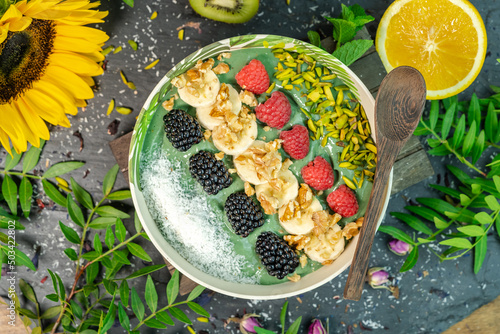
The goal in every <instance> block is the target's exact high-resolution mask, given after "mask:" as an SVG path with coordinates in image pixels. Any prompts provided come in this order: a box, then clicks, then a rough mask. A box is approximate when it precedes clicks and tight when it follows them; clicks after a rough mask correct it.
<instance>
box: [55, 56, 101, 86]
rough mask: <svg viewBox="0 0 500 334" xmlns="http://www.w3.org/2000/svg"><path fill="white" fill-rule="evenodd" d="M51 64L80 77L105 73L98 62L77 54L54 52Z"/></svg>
mask: <svg viewBox="0 0 500 334" xmlns="http://www.w3.org/2000/svg"><path fill="white" fill-rule="evenodd" d="M49 62H50V63H51V64H54V65H58V66H61V67H64V68H65V69H67V70H70V71H71V72H74V73H76V74H79V75H88V76H92V77H95V76H98V75H101V74H102V73H103V69H102V67H101V66H99V65H98V64H97V63H96V62H94V61H92V60H90V59H89V58H86V57H82V56H80V55H77V54H74V53H73V54H69V53H59V52H54V53H53V54H51V55H50V57H49ZM92 86H93V83H92Z"/></svg>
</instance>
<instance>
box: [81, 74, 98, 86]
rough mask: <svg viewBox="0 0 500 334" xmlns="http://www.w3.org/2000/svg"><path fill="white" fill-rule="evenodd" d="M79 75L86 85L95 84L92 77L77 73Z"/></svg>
mask: <svg viewBox="0 0 500 334" xmlns="http://www.w3.org/2000/svg"><path fill="white" fill-rule="evenodd" d="M79 77H80V79H82V80H83V81H85V83H86V84H87V85H89V86H90V87H92V86H94V85H95V81H94V79H92V77H89V76H88V75H79Z"/></svg>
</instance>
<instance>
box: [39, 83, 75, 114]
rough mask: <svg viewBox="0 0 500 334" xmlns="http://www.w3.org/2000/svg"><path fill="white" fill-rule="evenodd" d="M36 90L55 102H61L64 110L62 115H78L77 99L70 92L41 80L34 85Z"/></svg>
mask: <svg viewBox="0 0 500 334" xmlns="http://www.w3.org/2000/svg"><path fill="white" fill-rule="evenodd" d="M33 89H36V90H38V91H40V92H42V93H44V94H45V95H48V96H50V97H51V98H52V99H53V100H56V101H58V102H59V104H60V105H61V108H62V113H66V114H70V115H76V114H77V112H78V110H77V109H76V106H75V99H74V98H73V96H71V94H70V93H69V92H65V91H64V90H63V89H62V88H60V87H58V86H56V85H54V84H52V83H50V82H48V81H47V80H44V79H42V80H40V81H38V82H37V83H35V84H34V85H33Z"/></svg>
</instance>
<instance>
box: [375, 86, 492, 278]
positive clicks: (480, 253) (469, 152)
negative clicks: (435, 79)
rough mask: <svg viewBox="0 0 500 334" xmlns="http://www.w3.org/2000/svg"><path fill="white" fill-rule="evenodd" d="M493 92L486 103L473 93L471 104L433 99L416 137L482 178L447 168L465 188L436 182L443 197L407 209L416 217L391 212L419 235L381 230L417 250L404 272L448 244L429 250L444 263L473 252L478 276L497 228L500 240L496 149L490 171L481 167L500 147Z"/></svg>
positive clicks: (488, 164) (456, 168)
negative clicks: (425, 249)
mask: <svg viewBox="0 0 500 334" xmlns="http://www.w3.org/2000/svg"><path fill="white" fill-rule="evenodd" d="M492 89H493V90H494V91H495V93H496V94H495V95H493V96H491V97H489V98H487V99H479V98H478V97H477V96H476V94H473V96H472V98H471V100H470V101H462V102H459V101H458V99H457V97H456V96H454V97H450V98H447V99H445V100H442V101H441V102H440V101H432V102H431V106H430V110H429V112H428V115H427V116H425V117H422V119H421V121H420V124H419V126H418V127H417V129H416V131H415V134H416V135H426V136H428V138H427V143H428V144H429V146H430V147H431V149H430V150H429V151H428V153H429V154H431V155H436V156H444V155H449V154H453V155H454V156H455V157H456V158H457V159H458V160H459V161H460V162H461V163H462V164H464V165H465V166H466V167H468V168H470V169H472V170H473V171H475V172H477V173H478V174H479V175H480V177H471V176H469V174H468V173H466V172H464V171H463V170H461V169H460V168H458V167H456V166H452V165H448V166H447V168H448V170H449V171H450V172H451V174H453V175H454V176H455V178H456V179H457V180H458V181H459V182H460V183H461V184H460V185H459V186H457V187H456V189H454V188H450V187H448V186H446V187H444V186H440V185H436V184H431V187H432V188H434V189H435V190H437V191H439V192H440V193H441V194H442V195H443V196H444V199H438V198H417V199H416V200H417V202H418V203H419V205H411V206H407V207H406V208H405V209H406V210H408V211H409V212H411V214H407V213H401V212H391V215H392V216H393V217H395V218H398V219H399V220H401V221H403V222H404V223H406V224H407V225H408V226H409V227H411V228H412V229H413V230H415V231H416V233H418V234H417V237H416V239H415V237H410V236H409V235H408V234H407V233H405V232H403V231H402V230H400V229H398V228H396V227H392V226H381V227H380V231H382V232H384V233H387V234H389V235H391V236H392V237H393V238H395V239H398V240H401V241H404V242H406V243H408V244H410V245H412V246H413V248H412V250H411V252H410V253H409V255H408V257H407V258H406V260H405V262H404V263H403V266H402V268H401V269H400V271H401V272H404V271H407V270H410V269H411V268H413V267H414V266H415V265H416V263H417V261H418V253H419V247H420V246H428V245H429V244H430V243H433V242H437V243H439V244H440V245H443V246H448V248H447V249H446V250H445V251H444V252H442V253H441V254H437V253H436V252H435V251H433V250H432V249H431V248H429V249H430V250H431V251H432V252H433V253H434V254H436V255H437V256H438V257H439V259H440V260H441V261H446V260H453V259H457V258H460V257H462V256H464V255H465V254H467V253H468V252H469V251H472V250H474V272H475V273H478V272H479V270H480V269H481V267H482V265H483V262H484V259H485V256H486V250H487V246H488V241H487V234H488V232H489V231H490V229H491V228H492V227H493V226H494V225H495V229H496V230H497V233H499V236H500V215H499V213H500V203H499V200H500V176H499V175H500V154H498V151H497V152H496V155H495V156H494V158H493V159H492V160H491V162H490V163H486V164H485V165H486V167H489V168H490V171H489V172H487V170H485V169H484V167H482V166H477V163H478V161H479V159H480V158H481V157H482V156H483V153H484V152H485V151H486V149H488V148H490V149H492V150H497V149H499V148H500V145H499V142H500V124H499V123H500V120H499V110H498V109H497V108H499V107H500V97H499V96H500V94H499V92H500V88H499V87H496V86H492ZM490 151H491V150H490ZM490 151H488V152H490ZM420 235H422V236H420Z"/></svg>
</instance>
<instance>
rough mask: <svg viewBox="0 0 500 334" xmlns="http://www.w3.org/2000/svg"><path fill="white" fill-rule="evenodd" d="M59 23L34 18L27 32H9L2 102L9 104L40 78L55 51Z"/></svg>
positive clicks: (2, 49)
mask: <svg viewBox="0 0 500 334" xmlns="http://www.w3.org/2000/svg"><path fill="white" fill-rule="evenodd" d="M55 36H56V32H55V23H54V22H53V21H48V20H37V19H34V20H33V21H32V23H31V25H30V26H29V27H28V28H26V29H25V30H24V31H19V32H12V31H9V34H8V35H7V39H6V40H5V41H4V42H3V43H2V44H0V104H5V103H9V102H10V101H11V100H13V99H16V98H17V96H19V95H20V94H21V93H23V92H24V91H26V90H27V89H30V88H31V87H32V85H33V82H35V81H37V80H39V79H40V78H41V77H42V75H43V72H44V70H45V68H46V67H47V64H48V62H47V59H48V57H49V55H50V54H51V52H52V46H53V42H54V38H55Z"/></svg>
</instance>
